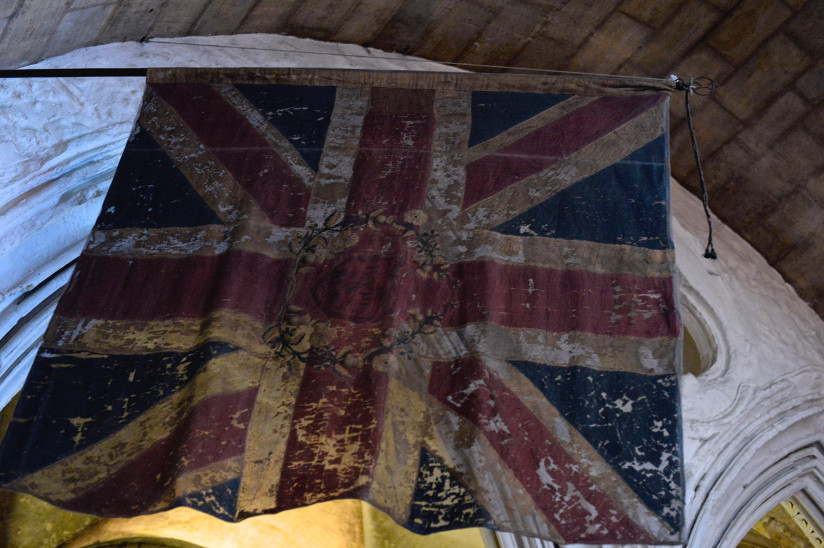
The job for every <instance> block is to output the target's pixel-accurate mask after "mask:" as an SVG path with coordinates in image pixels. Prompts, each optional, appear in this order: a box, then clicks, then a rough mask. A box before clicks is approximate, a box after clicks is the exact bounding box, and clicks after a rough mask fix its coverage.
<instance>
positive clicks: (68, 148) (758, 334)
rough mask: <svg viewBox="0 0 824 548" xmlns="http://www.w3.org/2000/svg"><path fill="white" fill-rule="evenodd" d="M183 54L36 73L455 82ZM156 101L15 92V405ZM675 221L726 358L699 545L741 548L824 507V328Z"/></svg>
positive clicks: (359, 53) (8, 389)
mask: <svg viewBox="0 0 824 548" xmlns="http://www.w3.org/2000/svg"><path fill="white" fill-rule="evenodd" d="M175 42H177V44H175V45H170V44H160V43H151V42H150V43H144V44H138V43H128V44H109V45H105V46H98V47H95V48H88V49H86V50H78V51H76V52H72V53H70V54H67V55H64V56H61V57H57V58H53V59H49V60H47V61H44V62H43V63H40V64H39V65H36V67H38V68H50V67H88V66H95V67H107V66H116V67H135V66H141V67H146V66H302V67H338V68H374V69H411V70H415V69H418V70H450V69H448V68H447V67H444V66H443V65H437V64H435V63H428V62H419V61H416V60H412V59H409V58H403V57H402V56H399V55H393V54H386V53H383V52H376V51H374V50H367V49H364V48H362V47H359V46H350V45H339V44H326V43H321V42H316V41H312V40H301V39H295V38H289V37H282V36H271V35H245V36H243V35H241V36H231V37H209V38H205V37H195V38H188V39H176V40H175ZM187 44H188V45H187ZM195 44H200V45H195ZM203 44H212V45H217V46H222V47H203ZM225 46H230V47H229V48H227V47H225ZM266 50H278V51H266ZM387 58H388V59H387ZM142 87H143V85H142V80H141V79H135V78H131V79H123V78H118V79H114V78H110V79H59V80H58V79H48V80H46V79H41V80H7V81H0V404H2V405H4V404H5V402H7V401H8V400H9V399H10V398H11V396H12V395H13V394H14V393H16V392H17V391H18V390H19V388H20V386H21V385H22V382H23V378H24V375H25V372H26V371H27V370H28V367H29V366H30V364H31V361H32V359H33V355H34V350H35V348H36V345H37V342H38V340H39V338H40V336H41V334H42V332H43V330H44V329H45V324H46V322H47V321H48V317H49V315H50V314H51V311H52V310H53V306H54V302H53V299H54V298H55V297H56V293H55V292H56V291H58V290H59V288H60V287H61V286H62V285H63V284H64V283H65V282H66V280H67V277H68V275H69V273H70V268H68V269H67V268H65V267H66V265H67V264H68V263H69V262H70V261H71V260H72V259H73V258H74V257H76V256H77V254H78V253H79V251H80V249H81V247H82V245H83V242H84V240H85V238H86V235H87V233H88V232H89V230H90V228H91V226H92V224H93V222H94V220H95V218H96V216H97V214H98V211H99V208H100V204H101V202H102V199H103V195H104V193H105V190H106V188H107V186H108V183H109V181H110V179H111V176H112V175H113V172H114V169H115V167H116V165H117V160H118V158H119V155H120V153H121V151H122V148H123V146H124V144H125V140H126V138H127V136H128V133H129V131H130V129H131V126H132V122H133V119H134V117H135V115H136V112H137V108H138V106H139V102H140V97H141V93H142ZM673 214H674V221H673V232H674V239H675V242H676V250H677V253H678V267H679V269H680V271H681V274H682V276H681V280H680V285H681V289H682V298H683V299H684V300H685V301H687V304H689V306H690V308H691V309H692V310H693V311H694V313H695V315H696V316H697V317H698V318H699V320H700V321H701V322H702V323H703V324H704V325H705V326H706V327H707V328H708V330H709V331H710V333H711V335H712V337H713V338H714V340H715V341H716V345H717V348H718V350H717V359H716V361H715V363H714V364H713V365H712V367H711V368H710V369H709V371H707V372H706V373H705V374H703V375H701V376H699V377H697V378H696V377H694V376H692V375H686V376H684V377H683V379H682V399H683V418H684V449H685V459H686V501H687V507H686V512H687V525H688V528H687V529H688V535H689V536H688V546H690V547H693V548H709V547H714V546H724V547H726V546H735V545H736V544H737V541H738V539H739V538H740V537H741V536H743V534H745V533H746V531H747V529H748V528H749V527H750V526H751V525H752V523H753V522H754V521H755V520H756V519H757V518H758V517H759V516H760V514H761V513H763V512H764V511H766V510H768V509H769V508H771V507H772V506H774V504H776V503H777V502H778V501H779V500H781V499H782V498H785V497H786V496H789V495H790V494H792V493H793V492H796V491H798V490H799V489H804V490H805V491H806V492H807V493H808V494H810V495H811V497H812V498H813V499H815V500H818V502H819V504H821V503H824V488H822V486H824V481H822V478H824V451H822V443H824V434H822V432H823V431H824V390H822V387H824V322H822V320H821V319H820V318H818V317H817V316H816V315H815V313H814V312H813V311H812V309H810V308H809V307H808V306H807V305H806V304H804V303H803V302H802V301H801V300H800V299H799V298H798V296H797V295H796V294H795V292H794V291H793V290H792V288H790V287H789V286H788V285H787V284H786V283H785V282H784V281H783V280H782V279H781V277H780V276H779V275H778V273H777V272H775V271H774V270H772V269H771V268H770V267H769V265H768V264H767V262H766V261H765V260H764V259H763V258H762V257H761V256H760V255H758V253H756V252H755V251H754V250H753V249H752V248H751V247H750V246H749V245H748V244H747V243H746V242H744V241H743V240H742V239H741V238H739V237H738V236H737V235H736V234H734V233H733V232H732V231H731V230H729V229H728V228H727V227H725V226H723V225H721V224H720V222H718V221H717V220H716V228H717V231H716V239H715V242H716V249H717V250H718V253H719V256H720V259H719V260H717V261H708V260H706V259H703V258H702V257H701V253H702V251H703V248H704V238H705V232H706V225H705V223H704V220H703V212H702V210H701V205H700V202H699V201H698V200H697V199H696V198H694V197H693V196H692V195H690V194H689V193H688V192H687V191H686V190H684V189H683V188H682V187H681V186H680V185H678V184H677V183H675V182H673ZM44 280H46V281H45V282H44ZM50 299H51V300H50ZM15 326H17V327H15Z"/></svg>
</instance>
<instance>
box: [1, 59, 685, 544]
mask: <svg viewBox="0 0 824 548" xmlns="http://www.w3.org/2000/svg"><path fill="white" fill-rule="evenodd" d="M671 88H672V84H671V83H669V82H666V81H660V80H644V79H635V80H633V79H612V78H597V77H591V78H588V77H575V78H573V77H529V76H510V75H478V74H457V73H391V72H390V73H380V72H361V71H342V70H264V69H261V70H251V71H246V72H242V71H226V70H223V71H206V70H178V71H173V70H169V71H155V72H151V73H150V75H149V84H148V86H147V89H146V93H145V98H144V104H143V108H142V111H141V114H140V117H139V120H138V122H137V124H136V126H135V128H134V131H133V133H132V136H131V138H130V140H129V142H128V145H127V147H126V150H125V152H124V155H123V158H122V159H121V161H120V165H119V167H118V169H117V174H116V176H115V178H114V182H113V184H112V187H111V190H110V191H109V194H108V197H107V198H106V201H105V204H104V205H103V210H102V212H101V214H100V217H99V219H98V221H97V224H96V226H95V229H94V232H93V233H92V235H91V237H90V238H89V241H88V245H87V247H86V250H85V251H84V252H83V254H82V256H81V257H80V259H79V261H78V263H77V266H76V270H75V272H74V275H73V277H72V280H71V282H70V284H69V287H68V289H67V291H66V293H65V295H64V296H63V298H62V299H61V301H60V304H59V306H58V308H57V312H56V314H55V316H54V319H53V320H52V323H51V325H50V327H49V330H48V333H47V335H46V338H45V342H44V345H43V348H42V349H41V350H40V353H39V356H38V358H37V361H36V363H35V365H34V367H33V369H32V371H31V374H30V375H29V378H28V381H27V383H26V386H25V388H24V390H23V393H22V396H21V399H20V402H19V404H18V405H17V409H16V412H15V418H14V420H13V423H12V425H11V427H10V429H9V431H8V434H7V436H6V438H5V440H4V442H3V445H2V449H0V480H2V483H3V485H4V486H5V487H6V488H9V489H13V490H16V491H22V492H27V493H32V494H35V495H37V496H40V497H42V498H44V499H46V500H49V501H51V502H53V503H55V504H57V505H59V506H62V507H64V508H69V509H72V510H78V511H83V512H88V513H94V514H98V515H102V516H128V515H134V514H139V513H143V512H152V511H156V510H160V509H165V508H170V507H174V506H181V505H182V506H189V507H192V508H196V509H198V510H202V511H203V512H207V513H209V514H212V515H214V516H217V517H219V518H222V519H225V520H238V519H242V518H244V517H247V516H252V515H255V514H260V513H271V512H277V511H280V510H285V509H289V508H295V507H300V506H305V505H309V504H312V503H315V502H319V501H325V500H331V499H338V498H360V499H364V500H367V501H369V502H371V503H372V504H374V505H375V506H377V507H378V508H381V509H382V510H384V511H385V512H387V513H388V514H390V515H391V516H392V517H393V518H394V519H395V520H396V521H397V522H398V523H401V524H403V525H405V526H406V527H407V528H409V529H411V530H412V531H415V532H419V533H430V532H435V531H441V530H445V529H453V528H460V527H479V526H480V527H488V528H492V529H500V530H505V531H513V532H518V533H522V534H525V535H529V536H535V537H543V538H546V539H551V540H554V541H559V542H565V543H570V542H586V543H644V544H647V543H650V544H660V543H677V542H678V541H679V540H680V535H681V528H682V496H683V494H682V471H681V450H680V425H679V407H678V391H677V379H676V370H677V367H678V366H677V361H678V350H679V343H678V337H679V333H680V321H679V315H678V312H677V310H676V300H677V299H676V297H675V295H674V289H673V278H672V274H673V250H672V243H671V240H670V236H669V224H668V223H669V219H668V203H669V194H668V184H669V168H668V149H667V107H668V102H669V101H668V96H669V91H670V90H671Z"/></svg>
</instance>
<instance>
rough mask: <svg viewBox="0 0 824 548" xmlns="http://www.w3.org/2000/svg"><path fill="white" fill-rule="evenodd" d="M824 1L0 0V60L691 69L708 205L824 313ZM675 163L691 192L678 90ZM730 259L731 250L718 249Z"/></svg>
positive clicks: (692, 173) (687, 72) (654, 72)
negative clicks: (353, 47) (281, 54)
mask: <svg viewBox="0 0 824 548" xmlns="http://www.w3.org/2000/svg"><path fill="white" fill-rule="evenodd" d="M822 26H824V0H739V1H737V0H657V1H655V2H648V1H644V0H523V1H518V0H512V1H508V2H507V1H503V0H497V1H496V0H186V1H185V2H175V1H171V0H137V1H136V0H36V1H34V0H0V67H3V68H9V67H18V66H21V65H25V64H28V63H32V62H36V61H38V60H41V59H43V58H46V57H52V56H55V55H59V54H62V53H65V52H67V51H70V50H74V49H76V48H80V47H85V46H90V45H94V44H103V43H109V42H119V41H127V40H156V39H159V38H163V37H174V36H188V35H214V34H238V33H282V34H289V35H293V36H298V37H309V38H316V39H322V40H331V41H337V42H348V43H355V44H361V45H365V46H372V47H375V48H379V49H382V50H385V51H392V52H399V53H405V54H411V55H417V56H421V57H425V58H427V59H432V60H436V61H448V62H462V63H477V64H492V65H506V66H509V67H528V68H542V69H556V70H574V71H586V72H600V73H621V74H635V75H645V76H656V77H662V76H666V75H669V74H670V73H674V74H677V75H679V76H681V77H683V78H689V77H697V76H708V77H710V78H713V79H715V80H716V81H717V82H718V83H720V84H721V88H720V90H719V91H718V92H717V93H716V94H715V95H714V96H713V97H711V98H709V99H703V98H699V99H696V100H695V101H693V104H694V108H695V125H696V128H697V133H698V138H699V142H700V146H701V152H702V155H703V157H704V159H705V161H706V163H705V170H706V172H707V178H708V184H709V189H710V198H711V206H712V209H713V210H714V211H715V212H716V213H717V214H718V216H719V217H720V218H721V219H722V220H723V221H724V222H725V223H727V224H729V225H730V226H731V227H732V228H733V229H734V230H735V231H736V232H738V233H739V234H741V235H743V236H744V237H745V238H746V239H747V240H748V241H749V242H750V243H751V244H752V245H753V246H754V247H755V248H756V249H757V250H758V251H760V252H761V253H762V254H763V255H764V256H765V257H766V258H767V260H768V261H769V262H770V264H771V265H773V266H774V267H775V268H776V269H777V270H778V271H779V272H781V274H782V275H783V276H784V277H785V279H787V280H788V281H789V282H790V283H791V284H792V285H793V286H794V287H795V289H796V291H797V292H798V293H799V295H800V296H801V297H802V298H803V299H804V300H805V301H806V302H808V303H809V304H810V305H811V306H812V307H813V308H814V309H815V310H816V311H817V312H818V314H819V315H822V316H824V269H823V268H821V265H822V264H824V238H822V237H821V236H822V226H824V147H823V146H822V145H824V32H822V30H821V29H822ZM672 125H673V131H672V136H673V137H672V139H673V143H672V145H673V146H672V148H673V158H672V168H673V175H674V176H675V177H676V178H677V179H679V180H680V181H682V182H683V183H684V184H685V185H686V186H687V187H688V188H689V189H690V190H692V191H693V192H697V187H698V182H697V176H696V169H695V163H694V161H693V159H692V152H691V149H690V145H689V140H688V137H687V130H686V127H685V121H684V114H683V100H682V99H680V98H677V99H675V100H674V101H673V110H672ZM722 260H723V258H722Z"/></svg>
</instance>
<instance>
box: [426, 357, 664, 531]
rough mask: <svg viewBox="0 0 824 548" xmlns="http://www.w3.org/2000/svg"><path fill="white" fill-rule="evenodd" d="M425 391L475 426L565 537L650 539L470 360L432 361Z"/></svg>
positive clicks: (512, 397)
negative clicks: (428, 381) (427, 389)
mask: <svg viewBox="0 0 824 548" xmlns="http://www.w3.org/2000/svg"><path fill="white" fill-rule="evenodd" d="M430 379H431V380H430V383H429V393H430V394H432V395H433V396H435V397H436V398H437V399H438V401H440V402H441V403H442V404H444V405H445V406H447V407H449V408H450V409H452V410H454V411H455V412H456V413H458V414H459V415H461V416H462V417H464V418H465V419H467V420H468V421H470V422H471V423H472V424H474V425H475V426H476V427H477V428H478V430H479V431H480V432H481V434H483V435H484V436H485V437H486V439H487V440H489V443H490V444H491V445H492V447H493V448H494V449H495V451H496V452H497V453H498V455H500V457H501V459H502V460H503V461H504V462H505V463H506V465H507V466H508V467H509V468H510V469H511V470H512V473H513V474H514V475H515V476H516V477H517V478H518V480H519V481H520V482H521V483H522V484H523V486H524V487H525V488H526V490H527V492H528V493H529V494H530V496H531V497H532V499H533V500H534V501H535V505H536V506H537V507H538V508H540V510H541V511H542V512H543V513H544V515H546V516H547V518H549V520H550V522H551V523H552V525H553V526H554V527H555V528H556V529H557V530H558V532H559V533H560V534H561V535H562V536H563V537H564V538H569V539H575V540H576V541H578V542H587V543H605V542H606V543H614V542H616V541H617V540H618V539H628V540H632V542H637V543H642V544H643V543H653V542H654V541H655V539H653V538H652V537H650V536H649V535H648V534H647V533H646V531H644V530H643V529H641V528H640V527H639V526H638V525H637V524H636V523H635V522H633V521H632V520H631V519H630V518H629V517H627V516H626V515H625V514H624V512H623V511H622V510H621V509H620V508H619V507H618V506H616V505H615V504H614V502H613V501H612V500H611V499H610V498H609V496H607V495H606V494H605V493H603V492H602V491H601V490H600V489H599V488H598V486H597V485H595V483H593V482H592V480H591V479H590V478H589V477H588V476H587V475H586V472H585V470H584V467H583V466H581V465H580V464H579V463H578V462H576V461H575V460H574V459H573V458H572V457H571V456H570V455H569V454H568V453H567V452H566V451H565V450H564V449H563V444H562V442H561V441H560V440H558V439H557V438H556V437H555V436H554V435H553V434H552V433H551V432H550V431H549V430H547V429H546V428H545V427H544V426H543V425H542V424H541V422H540V420H538V418H537V417H535V416H534V415H533V414H532V412H531V411H530V410H529V409H528V408H527V407H526V406H525V405H524V404H523V403H522V402H521V401H520V399H518V397H517V396H516V395H515V394H513V393H512V392H511V391H510V390H509V389H508V388H507V386H506V385H505V384H504V383H502V382H501V381H500V380H499V379H498V378H497V377H496V376H495V375H494V374H493V373H492V372H491V371H489V369H487V368H486V367H484V365H483V364H482V363H481V362H480V360H478V359H477V358H475V357H468V358H464V359H461V360H458V361H455V362H435V363H433V366H432V374H431V376H430Z"/></svg>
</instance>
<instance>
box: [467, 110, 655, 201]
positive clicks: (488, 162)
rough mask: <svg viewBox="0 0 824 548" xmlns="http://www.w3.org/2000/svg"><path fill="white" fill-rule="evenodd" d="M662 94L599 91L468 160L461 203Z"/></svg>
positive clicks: (612, 125)
mask: <svg viewBox="0 0 824 548" xmlns="http://www.w3.org/2000/svg"><path fill="white" fill-rule="evenodd" d="M664 100H665V98H664V96H663V95H661V94H655V95H639V96H622V97H601V98H599V99H596V100H595V101H592V102H590V103H587V104H586V105H584V106H582V107H581V108H579V109H576V110H574V111H572V112H570V113H569V114H566V115H565V116H562V117H561V118H559V119H558V120H556V121H554V122H552V123H550V124H548V125H546V126H544V127H542V128H540V129H537V130H535V131H533V132H532V133H530V134H529V135H527V136H525V137H523V138H521V139H519V140H517V141H515V142H514V143H512V144H511V145H508V146H506V147H504V148H502V149H501V150H499V151H497V152H495V153H493V154H489V155H487V156H484V157H482V158H479V159H477V160H475V161H473V162H471V163H469V164H468V165H467V166H466V190H465V192H464V202H463V205H464V207H469V206H471V205H472V204H475V203H477V202H480V201H481V200H483V199H484V198H488V197H489V196H492V195H493V194H495V193H496V192H499V191H501V190H503V189H505V188H506V187H508V186H510V185H512V184H514V183H516V182H518V181H520V180H521V179H524V178H526V177H529V176H530V175H534V174H535V173H538V172H539V171H542V170H544V169H547V168H548V167H550V166H552V165H555V164H556V163H558V162H560V161H561V160H563V159H564V158H565V157H567V156H569V155H570V154H572V153H573V152H575V151H577V150H579V149H581V148H583V147H584V146H586V145H588V144H590V143H593V142H595V141H596V140H598V139H600V138H601V137H603V136H604V135H607V134H608V133H610V132H611V131H613V130H615V129H616V128H618V127H619V126H621V125H623V124H625V123H627V122H629V121H630V120H632V119H633V118H635V117H637V116H638V115H640V114H641V113H643V112H644V111H646V110H648V109H650V108H651V107H653V106H655V105H657V104H658V103H660V102H662V101H664Z"/></svg>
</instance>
